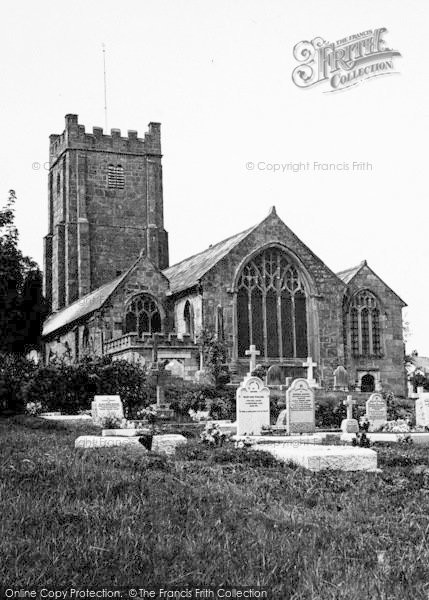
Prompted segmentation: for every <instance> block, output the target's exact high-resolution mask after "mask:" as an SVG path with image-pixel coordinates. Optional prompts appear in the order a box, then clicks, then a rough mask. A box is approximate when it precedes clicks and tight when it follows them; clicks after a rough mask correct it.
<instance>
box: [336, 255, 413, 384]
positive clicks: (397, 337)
mask: <svg viewBox="0 0 429 600" xmlns="http://www.w3.org/2000/svg"><path fill="white" fill-rule="evenodd" d="M362 289H368V290H370V291H371V292H373V294H375V296H376V297H377V298H378V300H379V301H380V306H381V314H382V320H381V332H380V333H381V344H382V352H383V355H384V356H383V357H382V358H377V359H375V358H374V359H365V358H353V357H352V356H351V353H350V352H348V353H347V361H346V368H347V369H348V372H349V376H350V377H351V378H352V379H355V380H357V372H358V370H359V371H364V370H366V369H368V370H371V369H379V370H380V381H381V387H382V389H383V391H392V392H394V393H395V394H396V395H398V396H406V378H405V363H404V360H405V347H404V339H403V329H402V308H403V303H402V302H401V300H400V299H399V298H398V296H397V295H396V294H395V293H394V292H393V291H392V290H391V289H389V288H388V287H387V286H386V284H385V283H383V281H382V280H381V279H380V278H379V277H377V275H375V274H374V273H373V272H372V271H371V269H369V268H368V267H366V266H365V267H363V268H362V269H361V270H360V271H359V272H358V274H357V275H356V276H355V277H354V278H353V279H352V281H351V282H350V285H349V289H348V295H349V297H352V296H353V295H354V294H355V293H356V292H358V291H359V290H362Z"/></svg>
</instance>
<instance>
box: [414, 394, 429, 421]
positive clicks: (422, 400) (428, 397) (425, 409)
mask: <svg viewBox="0 0 429 600" xmlns="http://www.w3.org/2000/svg"><path fill="white" fill-rule="evenodd" d="M416 425H417V427H429V393H427V392H420V393H419V397H418V398H417V400H416Z"/></svg>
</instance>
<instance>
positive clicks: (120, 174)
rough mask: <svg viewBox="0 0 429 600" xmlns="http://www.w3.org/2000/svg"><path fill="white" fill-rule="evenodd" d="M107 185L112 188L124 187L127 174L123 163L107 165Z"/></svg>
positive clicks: (120, 188)
mask: <svg viewBox="0 0 429 600" xmlns="http://www.w3.org/2000/svg"><path fill="white" fill-rule="evenodd" d="M107 185H108V187H109V188H110V189H116V190H122V189H124V186H125V175H124V169H123V167H122V166H121V165H116V166H115V165H109V166H108V167H107Z"/></svg>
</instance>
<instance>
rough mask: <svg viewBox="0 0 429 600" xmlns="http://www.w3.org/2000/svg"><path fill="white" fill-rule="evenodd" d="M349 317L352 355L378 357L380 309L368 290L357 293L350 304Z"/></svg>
mask: <svg viewBox="0 0 429 600" xmlns="http://www.w3.org/2000/svg"><path fill="white" fill-rule="evenodd" d="M349 316H350V333H351V351H352V355H353V356H355V357H358V356H379V355H380V353H381V336H380V309H379V307H378V301H377V298H376V297H375V296H374V294H372V293H371V292H370V291H368V290H362V291H361V292H358V293H357V294H356V295H355V296H354V298H353V300H352V302H351V305H350V312H349Z"/></svg>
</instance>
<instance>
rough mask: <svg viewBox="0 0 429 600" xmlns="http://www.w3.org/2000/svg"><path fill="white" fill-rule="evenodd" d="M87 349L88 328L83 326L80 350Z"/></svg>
mask: <svg viewBox="0 0 429 600" xmlns="http://www.w3.org/2000/svg"><path fill="white" fill-rule="evenodd" d="M88 347H89V329H88V326H87V325H85V327H84V328H83V333H82V348H83V350H87V349H88Z"/></svg>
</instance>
